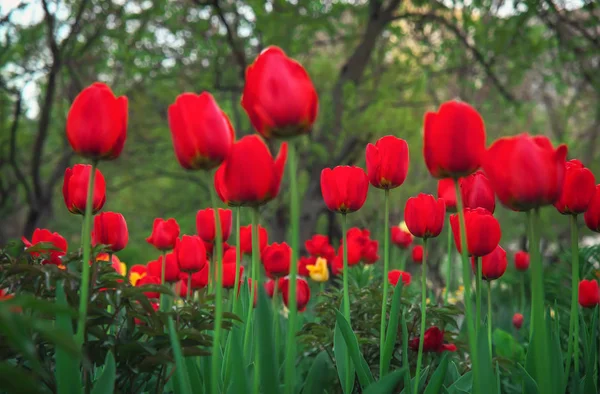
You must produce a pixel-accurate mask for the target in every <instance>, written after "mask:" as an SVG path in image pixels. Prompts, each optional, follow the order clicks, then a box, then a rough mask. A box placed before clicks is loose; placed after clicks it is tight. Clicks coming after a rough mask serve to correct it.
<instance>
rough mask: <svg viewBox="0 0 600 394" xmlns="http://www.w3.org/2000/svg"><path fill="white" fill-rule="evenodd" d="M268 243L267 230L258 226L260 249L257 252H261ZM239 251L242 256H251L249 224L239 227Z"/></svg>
mask: <svg viewBox="0 0 600 394" xmlns="http://www.w3.org/2000/svg"><path fill="white" fill-rule="evenodd" d="M268 242H269V234H268V233H267V229H266V228H264V227H263V226H261V225H260V224H259V225H258V246H259V248H260V251H259V252H262V251H263V249H264V248H265V247H266V246H267V243H268ZM240 250H241V251H242V254H252V225H251V224H249V225H247V226H242V227H240Z"/></svg>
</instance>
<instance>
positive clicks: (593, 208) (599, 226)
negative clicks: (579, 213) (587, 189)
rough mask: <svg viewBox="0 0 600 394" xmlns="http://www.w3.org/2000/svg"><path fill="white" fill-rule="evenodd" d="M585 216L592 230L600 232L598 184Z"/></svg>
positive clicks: (599, 189)
mask: <svg viewBox="0 0 600 394" xmlns="http://www.w3.org/2000/svg"><path fill="white" fill-rule="evenodd" d="M583 218H584V219H585V224H586V226H588V228H589V229H590V230H592V231H595V232H597V233H600V185H596V191H595V192H594V197H592V200H591V201H590V204H589V205H588V208H587V211H585V214H584V215H583Z"/></svg>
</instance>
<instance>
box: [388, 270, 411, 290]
mask: <svg viewBox="0 0 600 394" xmlns="http://www.w3.org/2000/svg"><path fill="white" fill-rule="evenodd" d="M410 279H411V276H410V273H408V272H404V271H400V270H391V271H390V272H388V282H390V284H391V285H392V286H394V287H395V286H396V285H397V284H398V281H399V280H402V284H403V285H404V286H408V285H410Z"/></svg>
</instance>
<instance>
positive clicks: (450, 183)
mask: <svg viewBox="0 0 600 394" xmlns="http://www.w3.org/2000/svg"><path fill="white" fill-rule="evenodd" d="M437 196H438V199H440V200H444V202H445V203H446V211H447V212H456V186H455V185H454V179H452V178H444V179H440V180H439V181H438V187H437Z"/></svg>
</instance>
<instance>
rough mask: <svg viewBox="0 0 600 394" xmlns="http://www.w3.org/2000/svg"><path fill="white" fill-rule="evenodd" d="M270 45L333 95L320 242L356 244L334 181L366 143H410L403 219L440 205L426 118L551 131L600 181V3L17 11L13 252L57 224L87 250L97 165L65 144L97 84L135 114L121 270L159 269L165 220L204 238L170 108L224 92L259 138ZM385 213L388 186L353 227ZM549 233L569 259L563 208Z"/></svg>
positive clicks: (108, 166) (309, 183)
mask: <svg viewBox="0 0 600 394" xmlns="http://www.w3.org/2000/svg"><path fill="white" fill-rule="evenodd" d="M269 45H278V46H280V47H282V48H283V49H284V50H285V51H286V52H287V53H288V54H289V55H290V56H292V57H294V58H296V59H298V60H299V61H300V62H302V64H303V65H304V66H305V67H306V68H307V70H308V72H309V74H310V76H311V77H312V79H313V81H314V84H315V86H316V88H317V90H318V94H319V98H320V109H319V116H318V120H317V122H316V125H315V127H314V130H313V133H312V134H311V135H310V136H309V137H305V138H304V139H302V143H301V146H300V169H299V179H300V181H301V191H302V198H301V201H302V217H301V238H302V241H304V240H306V239H307V238H309V237H310V236H311V235H312V234H313V233H315V232H320V233H325V234H329V235H330V237H331V238H332V240H333V241H334V243H335V242H336V240H337V239H339V237H340V235H341V232H340V223H339V218H337V217H336V215H334V214H332V213H330V212H328V211H327V209H326V207H325V205H324V204H323V202H322V198H321V192H320V186H319V179H320V171H321V169H322V168H324V167H330V166H335V165H339V164H355V165H360V166H364V151H365V146H366V144H367V143H368V142H374V141H375V140H376V139H377V138H379V137H381V136H383V135H386V134H392V135H395V136H398V137H401V138H404V139H406V140H407V141H408V143H409V146H410V169H409V173H408V178H407V180H406V182H405V184H404V185H403V186H402V187H400V188H399V189H396V190H394V191H393V192H392V193H391V198H392V223H393V224H397V223H399V222H400V221H401V220H402V217H403V213H402V211H403V208H404V204H405V201H406V199H407V198H408V197H409V196H411V195H414V194H417V193H419V192H428V193H435V191H436V182H435V181H434V180H433V179H432V178H431V177H430V176H429V174H428V172H427V170H426V168H425V166H424V162H423V158H422V124H423V115H424V113H425V112H426V111H428V110H435V109H436V108H437V106H438V105H439V104H440V103H441V102H443V101H446V100H450V99H460V100H464V101H467V102H469V103H471V104H472V105H473V106H475V107H476V108H477V109H478V110H479V111H480V112H481V114H482V116H483V117H484V119H485V122H486V128H487V133H488V144H489V143H491V142H492V141H493V140H494V139H496V138H498V137H500V136H504V135H513V134H516V133H520V132H524V131H528V132H531V133H536V134H545V135H547V136H549V137H550V138H551V139H552V140H553V141H554V142H555V143H557V144H558V143H566V144H568V145H569V157H570V158H579V159H580V160H582V161H583V163H584V164H585V165H586V166H588V167H590V168H591V169H592V171H594V172H595V174H596V175H597V176H598V177H600V162H599V161H598V150H597V149H596V146H597V145H598V143H599V142H600V141H599V138H598V134H599V133H600V100H599V96H600V72H599V69H600V6H599V4H598V3H597V2H594V1H562V0H559V1H557V0H546V1H538V0H536V1H532V0H527V1H502V0H485V1H480V0H472V1H402V0H379V1H378V0H369V1H367V0H363V1H350V0H346V1H312V0H293V1H292V0H290V1H281V0H275V1H263V0H245V1H238V0H143V1H139V0H22V1H18V0H2V1H0V244H4V243H5V242H7V241H8V240H10V239H13V238H17V237H20V236H21V235H25V236H29V235H30V234H31V233H32V231H33V230H34V229H35V228H36V227H45V228H49V229H51V230H53V231H58V232H60V233H61V234H63V235H64V236H65V237H66V238H67V240H68V241H69V242H70V245H71V249H73V248H76V247H77V246H76V245H79V242H80V228H81V227H80V226H81V218H80V217H79V216H73V215H71V214H70V213H69V212H68V211H67V209H66V208H65V206H64V203H63V198H62V193H61V187H62V178H63V174H64V171H65V168H66V167H68V166H69V165H72V164H74V163H77V162H82V159H81V158H79V157H77V156H75V155H74V154H73V152H72V150H71V148H70V146H69V144H68V142H67V140H66V137H65V132H64V129H65V119H66V114H67V111H68V109H69V106H70V104H71V102H72V101H73V99H74V98H75V96H76V95H77V93H78V92H79V91H80V90H82V89H83V88H84V87H86V86H87V85H89V84H91V83H92V82H94V81H98V80H99V81H102V82H106V83H108V84H109V85H110V86H111V87H112V89H113V90H114V91H115V93H116V94H117V95H126V96H127V97H128V98H129V105H130V109H129V129H128V137H127V142H126V144H125V149H124V151H123V154H122V155H121V157H120V158H119V159H118V160H116V161H114V162H102V163H101V167H100V169H101V171H102V172H103V173H104V175H105V178H106V180H107V202H106V205H105V207H104V210H110V211H118V212H121V213H123V215H124V216H125V218H126V219H127V223H128V226H129V233H130V243H129V246H128V247H127V248H126V249H125V250H124V251H122V252H121V253H120V254H119V255H120V257H121V259H122V260H123V261H125V262H127V263H128V264H129V265H132V264H140V263H141V264H143V263H145V262H147V261H148V260H151V259H154V258H156V255H155V254H156V252H155V251H154V250H153V248H152V247H151V246H150V245H147V244H146V242H145V237H146V236H148V235H149V234H150V231H151V228H152V221H153V219H154V218H155V217H165V218H166V217H174V218H176V219H177V221H178V222H179V223H180V225H181V228H182V233H188V234H189V233H194V232H195V231H196V230H195V216H196V211H197V210H198V209H201V208H205V207H208V206H210V201H209V196H208V192H207V189H206V186H205V185H206V178H203V174H201V173H195V172H187V171H185V170H183V169H182V168H180V167H179V165H178V164H177V161H176V159H175V155H174V153H173V148H172V144H171V137H170V133H169V129H168V123H167V108H168V106H169V104H171V103H172V102H173V101H174V100H175V97H176V96H177V95H178V94H180V93H182V92H196V93H199V92H201V91H210V92H211V93H212V94H213V95H215V97H216V99H217V100H218V102H219V104H220V106H221V107H222V108H223V109H224V111H225V112H226V113H227V114H228V115H229V117H230V118H231V120H232V123H233V125H234V127H235V130H236V133H237V135H238V136H243V135H246V134H250V133H252V132H253V130H252V127H251V125H250V123H249V121H248V119H247V117H246V115H245V113H244V111H243V109H242V108H241V106H240V96H241V92H242V88H243V85H244V70H245V68H246V67H247V66H248V65H249V64H250V63H251V62H252V61H253V59H254V57H255V56H256V55H257V54H258V53H259V52H260V51H261V50H262V49H264V48H265V47H267V46H269ZM272 148H273V149H277V148H278V147H277V146H272ZM520 175H521V176H523V177H527V176H528V174H520ZM283 182H284V183H283V185H282V188H281V194H280V196H279V197H278V198H277V199H276V200H275V201H273V202H272V203H270V204H268V206H266V207H264V208H263V210H262V220H263V224H265V225H266V226H267V228H268V229H269V233H270V240H273V241H276V240H277V241H280V240H284V239H285V238H286V233H287V229H288V227H289V226H288V222H289V217H288V215H289V212H288V205H287V202H288V200H289V198H288V197H289V196H288V187H287V182H288V177H287V175H286V176H285V177H284V180H283ZM382 203H383V193H382V192H380V191H379V190H376V189H371V190H370V194H369V197H368V200H367V203H366V205H365V207H364V208H363V209H362V210H361V211H359V212H357V213H355V214H352V215H351V216H350V220H349V223H350V224H351V225H354V226H360V227H366V228H369V229H371V231H372V233H373V236H374V237H377V238H379V239H381V236H382V231H383V230H382V229H381V227H382V226H381V223H382V215H383V210H382V206H383V205H382ZM497 216H498V217H499V219H500V220H501V223H502V228H503V240H502V245H503V246H505V248H507V249H512V250H513V251H514V250H516V249H517V248H526V247H527V245H526V243H525V238H524V236H523V235H524V233H525V227H524V218H523V216H521V215H516V214H514V213H511V212H509V211H507V210H505V209H502V208H500V209H497ZM543 221H544V233H543V240H544V241H543V247H544V251H545V253H546V254H547V255H548V256H549V257H550V258H551V259H552V256H555V255H558V254H559V253H560V251H561V250H562V248H563V245H564V246H567V245H568V231H569V230H568V228H569V227H568V226H567V224H568V218H567V217H563V216H561V215H559V214H558V213H557V212H556V211H555V210H554V209H553V208H552V207H550V208H546V209H544V210H543ZM247 223H249V217H244V218H243V224H247ZM582 231H583V234H584V235H585V237H587V238H586V239H584V241H585V242H593V241H594V240H593V239H591V233H590V232H589V231H587V230H583V228H582ZM432 247H433V250H432V252H431V253H432V256H433V257H434V258H432V259H431V261H432V269H431V273H432V276H431V279H432V280H433V281H434V282H435V281H437V280H440V281H441V278H442V276H441V275H442V274H441V272H440V268H441V267H440V264H442V263H441V262H437V263H436V259H435V256H436V254H437V255H438V256H441V255H442V254H443V251H445V250H446V238H445V235H442V236H441V237H440V238H439V240H437V241H435V242H432ZM438 260H440V261H441V260H442V259H438Z"/></svg>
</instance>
